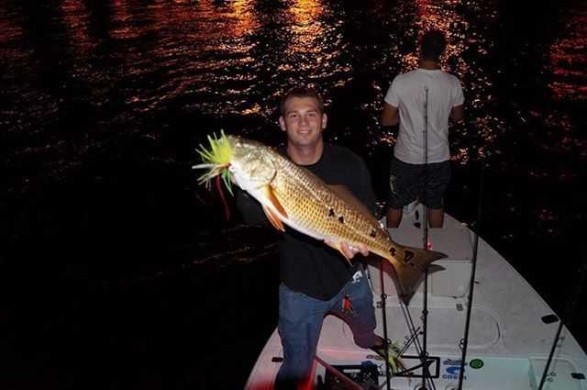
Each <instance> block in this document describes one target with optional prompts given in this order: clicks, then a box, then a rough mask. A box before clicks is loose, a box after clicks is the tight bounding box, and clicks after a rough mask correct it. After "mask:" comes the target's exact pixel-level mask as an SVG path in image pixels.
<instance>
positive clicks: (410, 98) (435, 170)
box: [381, 30, 465, 228]
mask: <svg viewBox="0 0 587 390" xmlns="http://www.w3.org/2000/svg"><path fill="white" fill-rule="evenodd" d="M445 48H446V38H445V36H444V34H443V33H442V32H441V31H438V30H432V31H428V32H426V33H425V34H424V36H423V37H422V40H421V43H420V65H419V68H418V69H416V70H413V71H411V72H407V73H403V74H400V75H398V76H397V77H395V79H394V80H393V82H392V84H391V86H390V88H389V90H388V91H387V94H386V95H385V105H384V108H383V114H382V116H381V124H382V125H383V126H395V125H397V124H398V123H399V133H398V138H397V143H396V145H395V148H394V156H393V160H392V162H391V176H390V184H391V187H392V188H391V195H390V198H389V202H388V205H387V206H388V208H387V227H398V226H399V224H400V222H401V219H402V209H403V207H404V206H406V205H408V204H410V203H411V202H413V201H415V200H419V201H420V202H421V203H423V204H424V205H425V206H427V207H428V210H429V211H428V218H429V223H430V227H433V228H434V227H442V225H443V222H444V206H443V196H444V192H445V191H446V188H447V187H448V183H449V181H450V173H451V169H450V162H449V159H450V151H449V142H448V124H449V118H450V119H452V121H453V122H455V123H456V122H460V121H462V120H463V112H464V110H463V103H464V100H465V99H464V96H463V89H462V88H461V83H460V82H459V80H458V79H457V78H456V77H455V76H452V75H450V74H448V73H446V72H443V71H442V70H440V62H439V61H440V56H441V55H442V54H443V53H444V50H445Z"/></svg>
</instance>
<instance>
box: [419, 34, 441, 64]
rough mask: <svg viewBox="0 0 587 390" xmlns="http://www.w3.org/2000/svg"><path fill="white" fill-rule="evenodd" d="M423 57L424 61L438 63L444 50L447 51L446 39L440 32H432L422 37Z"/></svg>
mask: <svg viewBox="0 0 587 390" xmlns="http://www.w3.org/2000/svg"><path fill="white" fill-rule="evenodd" d="M420 47H421V50H422V52H421V56H422V59H424V60H434V61H438V59H439V58H440V56H441V55H442V53H444V49H446V38H445V36H444V33H443V32H442V31H439V30H430V31H428V32H426V33H425V34H424V35H423V36H422V41H421V42H420Z"/></svg>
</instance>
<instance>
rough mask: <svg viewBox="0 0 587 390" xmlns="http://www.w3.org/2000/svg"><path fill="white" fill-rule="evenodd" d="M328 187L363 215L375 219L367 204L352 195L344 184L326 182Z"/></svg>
mask: <svg viewBox="0 0 587 390" xmlns="http://www.w3.org/2000/svg"><path fill="white" fill-rule="evenodd" d="M326 186H327V187H328V188H330V189H331V190H332V191H333V192H334V193H335V194H336V195H338V196H339V197H340V198H341V199H342V200H344V201H345V202H347V203H349V204H350V205H351V206H353V207H354V208H355V209H356V210H357V211H359V212H360V213H361V214H362V215H363V216H364V217H366V218H370V219H375V217H374V216H373V213H372V212H371V211H369V209H368V208H367V206H365V205H364V204H363V202H361V201H360V200H359V199H357V197H356V196H354V195H353V193H352V192H350V191H349V189H348V188H346V186H344V185H342V184H327V185H326Z"/></svg>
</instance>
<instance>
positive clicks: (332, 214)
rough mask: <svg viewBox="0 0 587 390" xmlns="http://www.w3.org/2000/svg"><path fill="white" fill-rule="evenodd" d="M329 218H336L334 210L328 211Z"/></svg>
mask: <svg viewBox="0 0 587 390" xmlns="http://www.w3.org/2000/svg"><path fill="white" fill-rule="evenodd" d="M328 216H329V217H334V209H330V210H329V211H328Z"/></svg>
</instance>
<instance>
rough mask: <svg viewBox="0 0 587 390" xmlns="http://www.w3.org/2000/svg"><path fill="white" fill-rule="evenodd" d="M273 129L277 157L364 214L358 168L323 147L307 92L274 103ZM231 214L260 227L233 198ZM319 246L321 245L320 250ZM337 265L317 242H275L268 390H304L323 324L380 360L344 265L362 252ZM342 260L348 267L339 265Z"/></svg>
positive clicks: (364, 188) (357, 276) (356, 161)
mask: <svg viewBox="0 0 587 390" xmlns="http://www.w3.org/2000/svg"><path fill="white" fill-rule="evenodd" d="M280 111H281V115H280V117H279V126H280V128H281V130H282V131H283V132H284V134H285V135H286V137H287V144H286V147H285V149H284V150H281V151H280V152H281V153H282V154H284V155H286V156H287V157H289V158H290V159H291V160H292V161H293V162H294V163H296V164H298V165H300V166H303V167H304V168H306V169H308V170H309V171H311V172H312V173H314V174H315V175H317V176H318V177H320V178H321V179H322V180H324V181H325V182H326V183H327V184H330V185H342V186H344V187H346V188H347V189H348V190H350V192H351V193H352V194H353V195H354V196H356V197H357V198H358V199H359V200H360V201H361V202H362V203H363V204H364V205H365V206H366V207H367V208H368V209H369V210H374V209H375V195H374V193H373V190H372V188H371V178H370V174H369V171H368V170H367V167H366V165H365V163H364V162H363V160H362V159H361V158H360V157H359V156H357V155H356V154H355V153H353V152H351V151H350V150H349V149H346V148H343V147H340V146H336V145H331V144H328V143H326V142H324V139H323V136H322V133H323V131H324V129H325V128H326V124H327V120H328V118H327V115H326V114H325V113H324V105H323V102H322V99H321V98H320V96H319V95H318V94H317V93H316V92H315V91H314V90H313V89H309V88H294V89H292V90H291V91H289V92H288V93H287V94H286V95H285V96H284V97H283V99H282V101H281V105H280ZM236 197H237V206H238V208H239V210H240V211H241V214H242V215H243V217H244V219H245V222H247V223H258V222H261V221H266V218H265V216H264V214H263V212H262V210H261V207H260V206H259V204H258V203H257V202H256V201H254V200H253V199H252V198H251V197H249V195H248V194H246V193H245V192H243V191H239V190H237V193H236ZM326 244H329V243H328V242H327V243H326ZM342 249H343V252H344V257H343V256H342V255H341V254H340V253H339V252H338V251H337V250H335V249H333V248H331V247H330V246H327V245H324V242H322V241H319V240H316V239H314V238H311V237H309V236H307V235H304V234H302V233H299V232H297V231H295V230H293V229H290V228H287V227H286V231H285V232H284V233H283V234H282V235H281V236H280V242H279V260H280V279H281V284H280V286H279V320H278V331H279V335H280V337H281V343H282V346H283V363H282V365H281V368H280V370H279V372H278V374H277V379H276V389H298V388H305V386H304V383H307V382H308V380H311V378H309V374H310V373H311V371H312V365H313V362H314V356H315V355H316V350H317V346H318V339H319V336H320V331H321V329H322V323H323V321H324V317H325V316H326V315H327V314H329V313H332V314H335V315H337V316H339V317H341V318H342V319H343V320H345V321H346V322H347V323H348V324H349V326H350V328H351V330H352V332H353V336H354V340H355V342H356V343H357V345H359V346H361V347H363V348H370V347H374V348H375V349H374V350H375V351H376V352H378V353H381V352H382V349H383V348H384V347H383V346H382V343H383V340H382V338H381V337H379V336H377V335H376V334H375V333H374V330H375V326H376V320H375V309H374V307H373V296H372V292H371V289H370V287H369V283H368V281H367V276H366V273H365V270H364V269H363V265H362V264H361V263H360V262H358V261H351V260H350V259H352V258H353V257H354V256H355V255H356V254H357V253H362V254H363V255H365V256H366V255H368V250H367V248H366V247H361V248H354V247H349V246H348V245H346V244H343V245H342ZM345 257H346V258H348V259H349V260H348V261H347V260H346V259H345Z"/></svg>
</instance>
